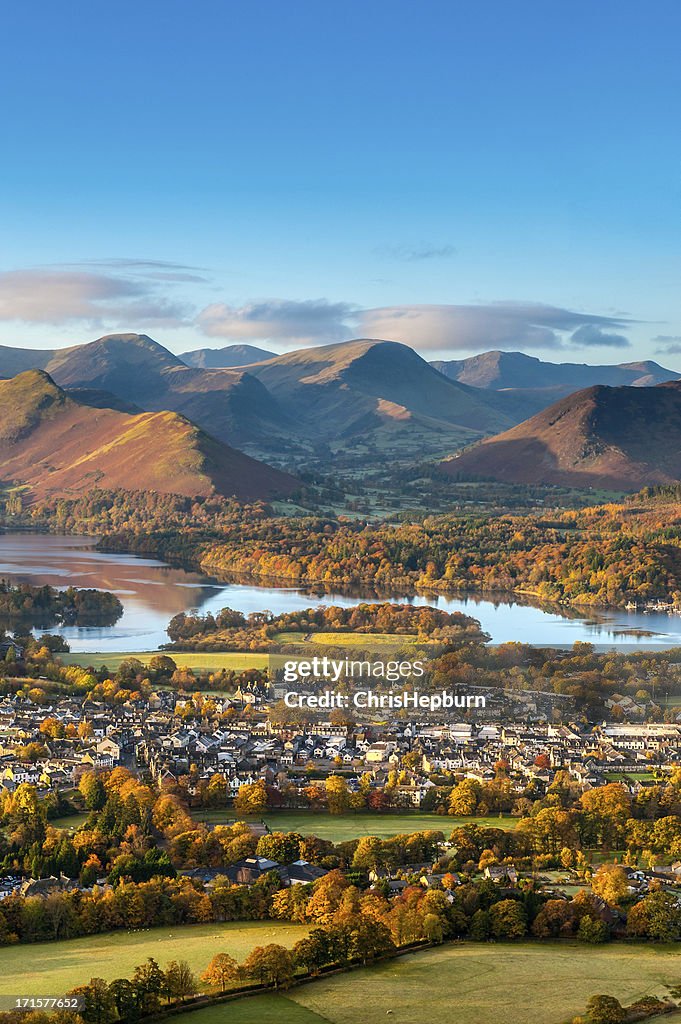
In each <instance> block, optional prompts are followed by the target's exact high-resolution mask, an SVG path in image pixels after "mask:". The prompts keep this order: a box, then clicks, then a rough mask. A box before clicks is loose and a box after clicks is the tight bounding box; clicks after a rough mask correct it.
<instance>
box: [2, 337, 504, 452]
mask: <svg viewBox="0 0 681 1024" xmlns="http://www.w3.org/2000/svg"><path fill="white" fill-rule="evenodd" d="M238 347H240V348H245V346H238ZM256 351H262V350H256ZM194 355H196V353H194ZM242 355H243V352H242ZM28 367H33V368H39V369H43V370H45V371H46V372H47V373H49V374H50V376H51V377H52V378H53V380H54V381H55V382H56V383H57V384H58V385H59V386H60V387H63V388H65V389H76V390H77V391H78V392H80V393H81V394H89V395H92V394H93V393H96V394H97V395H98V396H99V398H98V400H97V404H99V405H101V404H102V403H103V402H105V401H106V399H105V397H104V396H105V394H106V393H108V394H110V395H112V396H114V399H115V402H116V403H119V404H118V406H117V407H119V408H120V402H125V403H128V406H129V405H130V403H132V405H134V406H137V407H139V408H140V409H144V410H147V411H161V410H166V409H169V410H172V411H174V412H179V413H181V414H183V415H185V416H187V417H189V418H190V419H192V420H193V421H194V422H195V423H197V424H198V425H199V426H201V427H203V429H204V430H206V431H207V432H209V433H211V434H212V435H213V436H215V437H216V438H218V439H219V440H221V441H224V442H226V443H228V444H231V445H235V446H237V447H239V448H243V449H245V450H247V451H249V452H250V453H251V454H254V455H257V456H258V457H262V458H271V459H274V460H277V459H281V458H290V457H296V456H298V457H305V456H309V454H310V453H313V452H319V451H320V450H323V451H328V452H329V454H330V453H332V452H337V451H349V450H351V449H354V448H355V446H357V445H359V447H360V448H362V447H363V446H364V447H368V448H371V449H372V450H374V451H377V452H386V451H400V452H404V453H406V454H407V455H409V456H411V457H415V456H417V455H421V456H422V455H423V452H424V451H426V452H429V451H432V452H433V453H434V454H436V455H437V454H440V455H444V454H446V453H447V452H449V451H452V450H455V449H456V448H459V447H460V446H461V445H462V444H466V443H470V442H471V441H473V440H476V439H477V438H479V437H482V436H484V435H486V434H489V433H491V432H493V431H497V430H503V429H504V428H506V427H509V426H511V425H512V424H513V423H514V422H517V417H513V416H509V415H508V414H506V413H505V412H504V410H503V409H500V408H498V407H497V404H496V403H495V401H494V397H493V396H489V398H488V397H487V396H486V395H485V393H484V392H482V391H478V390H476V389H474V388H469V387H468V386H466V385H464V384H460V383H459V382H458V381H453V380H449V379H448V378H446V377H444V376H443V375H442V374H441V373H439V372H438V371H437V370H435V369H434V368H433V367H432V366H430V365H429V364H428V363H427V362H426V361H425V360H423V359H422V358H421V357H420V356H419V355H417V353H416V352H414V350H413V349H411V348H409V347H408V346H406V345H401V344H398V343H396V342H390V341H374V340H360V341H352V342H346V343H343V344H339V345H326V346H320V347H315V348H307V349H301V350H300V351H297V352H289V353H286V354H285V355H280V356H272V357H271V358H268V359H266V360H264V361H257V362H253V363H249V364H246V365H244V366H239V367H232V368H227V367H219V368H205V367H197V366H187V365H185V363H184V362H182V360H181V359H180V358H179V357H178V356H175V355H173V354H172V353H171V352H169V351H168V350H167V349H166V348H164V347H163V346H162V345H159V344H158V343H157V342H155V341H154V340H152V339H151V338H149V337H147V336H146V335H139V334H113V335H107V336H105V337H103V338H99V339H98V340H97V341H93V342H90V343H89V344H86V345H79V346H75V347H72V348H66V349H61V350H56V351H30V350H16V349H7V348H4V349H0V376H6V377H10V376H13V375H14V374H15V373H17V372H20V371H21V370H23V369H26V368H28ZM128 406H126V407H128Z"/></svg>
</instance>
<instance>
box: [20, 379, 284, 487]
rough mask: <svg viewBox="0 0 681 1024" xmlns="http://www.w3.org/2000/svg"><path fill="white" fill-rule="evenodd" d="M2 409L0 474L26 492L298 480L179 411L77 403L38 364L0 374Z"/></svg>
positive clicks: (269, 484)
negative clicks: (16, 372) (12, 374)
mask: <svg viewBox="0 0 681 1024" xmlns="http://www.w3.org/2000/svg"><path fill="white" fill-rule="evenodd" d="M0 408H2V411H3V415H2V419H1V420H0V480H2V481H3V482H4V483H5V484H7V483H21V484H26V485H28V486H29V487H30V489H31V495H32V497H47V496H53V495H73V494H77V493H80V492H84V491H87V490H90V489H91V488H93V487H123V488H127V489H132V490H154V491H161V492H163V493H172V494H183V495H187V496H194V495H210V494H215V493H217V494H222V495H225V496H227V497H229V496H232V495H234V496H236V497H238V498H240V499H243V500H250V499H256V498H269V497H272V496H275V495H287V494H291V493H292V492H293V491H294V490H296V488H297V487H298V486H299V485H298V482H297V481H296V479H295V478H294V477H292V476H290V475H288V474H286V473H281V472H279V471H278V470H276V469H272V468H271V467H270V466H266V465H264V464H263V463H260V462H257V461H256V460H254V459H251V458H249V456H247V455H244V454H243V453H242V452H238V451H235V450H234V449H232V448H229V447H228V446H227V445H225V444H222V443H221V442H219V441H217V440H215V438H213V437H211V436H209V435H208V434H206V433H205V432H204V431H203V430H201V429H200V428H199V427H197V426H196V425H195V424H194V423H192V422H190V421H189V420H188V419H186V418H185V417H184V416H180V415H178V414H177V413H174V412H168V411H163V412H142V413H137V414H130V413H127V412H121V411H118V410H115V409H111V408H96V407H93V406H91V405H86V404H82V403H80V402H77V401H76V400H75V399H74V398H72V397H71V396H69V395H68V394H67V393H66V392H65V391H64V390H62V388H60V387H58V386H57V385H56V384H55V383H54V381H53V380H52V378H51V377H50V376H49V375H48V374H47V373H45V372H44V371H41V370H28V371H25V372H24V373H21V374H19V375H18V376H16V377H14V378H13V379H11V380H3V381H0Z"/></svg>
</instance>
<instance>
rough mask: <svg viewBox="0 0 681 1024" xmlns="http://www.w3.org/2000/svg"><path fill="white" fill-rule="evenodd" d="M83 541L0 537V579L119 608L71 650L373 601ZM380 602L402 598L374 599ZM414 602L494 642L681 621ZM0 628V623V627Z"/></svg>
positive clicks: (432, 599) (634, 632)
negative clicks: (238, 614)
mask: <svg viewBox="0 0 681 1024" xmlns="http://www.w3.org/2000/svg"><path fill="white" fill-rule="evenodd" d="M95 543H96V542H95V539H94V538H92V537H60V536H55V535H52V534H31V533H4V534H0V577H4V578H8V579H12V580H15V581H24V582H27V583H32V584H36V585H42V584H50V585H51V586H69V585H72V586H75V587H96V588H98V589H101V590H110V591H112V592H113V593H114V594H116V595H117V596H118V597H119V598H120V600H121V602H122V603H123V608H124V613H123V616H122V617H121V618H120V619H119V620H118V622H117V623H116V624H115V626H112V627H104V628H102V627H92V628H79V627H75V626H71V627H67V628H64V629H62V630H60V632H62V633H63V634H64V635H65V636H66V637H67V639H68V641H69V643H70V644H71V647H72V650H74V651H85V652H89V651H136V650H152V649H154V648H156V647H158V646H159V645H160V644H163V643H166V642H167V640H168V637H167V635H166V632H165V628H166V626H167V624H168V621H169V619H170V618H172V616H173V615H175V614H177V613H178V612H181V611H190V610H192V609H196V610H199V611H201V612H207V611H212V612H216V611H219V610H220V608H224V607H226V606H229V607H231V608H237V609H239V610H240V611H242V612H244V613H246V614H247V613H249V612H252V611H261V610H263V609H265V608H267V609H269V610H270V611H272V612H275V613H277V612H283V611H294V610H297V609H301V608H306V607H308V606H310V605H315V604H319V603H323V604H339V605H344V606H349V605H353V604H356V603H357V601H358V600H372V599H376V598H377V597H378V596H379V595H377V594H375V593H372V592H371V590H370V589H368V588H367V589H363V590H361V591H355V592H352V593H351V592H345V593H339V592H338V591H337V590H335V591H326V590H325V589H324V588H322V587H318V586H316V587H286V586H278V585H276V584H275V583H274V582H265V581H261V582H262V585H260V586H256V585H254V584H253V583H252V582H248V583H244V582H238V581H236V580H232V581H231V582H221V581H218V580H216V579H213V578H211V577H209V576H204V575H202V574H200V573H195V572H185V571H184V570H183V569H175V568H172V567H170V566H168V565H165V564H163V563H162V562H159V561H157V560H155V559H152V558H140V557H137V556H135V555H128V554H109V553H106V552H102V551H97V550H96V548H95ZM381 599H382V600H391V599H392V600H398V601H404V600H407V599H405V598H404V597H400V596H398V595H390V596H388V595H381ZM408 600H410V602H411V603H413V604H428V605H433V606H435V607H438V608H442V609H444V610H446V611H463V612H466V613H467V614H469V615H472V616H474V617H475V618H476V619H479V620H480V622H481V623H482V627H483V629H485V630H486V631H487V632H488V633H490V634H491V636H492V638H493V640H494V641H495V642H497V643H503V642H505V641H513V640H517V641H520V642H524V643H534V644H555V645H560V646H569V645H571V644H572V643H574V642H575V640H586V641H590V642H592V643H600V644H607V645H612V646H616V647H627V646H632V645H633V646H639V647H646V646H654V647H660V646H666V647H669V646H677V645H679V646H681V617H679V616H676V615H674V616H669V615H666V614H664V613H661V612H656V613H651V614H648V615H646V614H643V613H641V612H635V611H624V610H622V611H615V612H606V613H603V614H602V615H601V614H600V613H599V614H598V615H594V613H593V612H589V613H588V614H587V615H584V614H581V613H580V612H579V611H578V610H577V609H575V608H565V609H563V608H556V607H554V606H551V605H546V604H541V605H540V604H533V603H531V602H530V601H528V600H527V599H518V600H512V601H503V600H488V599H482V598H478V597H459V598H454V597H439V596H437V595H419V596H417V597H412V598H409V599H408ZM2 625H3V624H2V623H1V622H0V626H2Z"/></svg>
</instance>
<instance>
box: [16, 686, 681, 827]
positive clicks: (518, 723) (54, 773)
mask: <svg viewBox="0 0 681 1024" xmlns="http://www.w3.org/2000/svg"><path fill="white" fill-rule="evenodd" d="M256 699H257V700H258V702H259V701H260V695H256ZM211 702H212V705H213V709H214V710H213V711H212V716H211V720H210V721H209V720H208V719H206V718H201V717H200V716H198V715H196V714H194V715H192V716H187V715H186V713H185V712H186V709H187V704H188V703H189V698H186V697H183V696H180V695H179V694H178V693H177V692H173V691H168V690H165V691H159V692H158V693H154V694H152V695H151V696H150V697H148V698H143V699H142V698H141V699H139V700H135V701H128V702H124V703H117V704H114V705H110V704H109V705H107V704H104V703H103V702H98V701H94V700H91V699H88V698H82V697H76V696H71V697H64V698H59V699H57V700H55V702H54V703H52V704H49V705H47V704H45V703H42V702H41V703H40V704H38V703H34V702H33V701H31V700H30V699H28V698H26V697H19V696H16V695H14V696H5V697H3V698H2V700H0V786H1V787H3V788H5V789H9V790H10V791H11V790H13V789H14V788H16V786H18V785H20V784H21V783H26V782H28V783H31V784H34V785H36V786H38V787H39V788H41V789H52V790H55V791H59V790H66V789H69V788H71V787H72V786H73V785H74V784H76V783H77V781H78V779H79V777H80V775H81V774H82V773H83V772H84V771H87V770H93V769H98V770H107V769H111V768H113V767H115V766H116V765H120V764H124V765H126V766H127V767H129V768H133V769H134V768H135V767H137V769H138V770H139V771H140V772H144V773H148V775H149V776H150V777H151V779H152V781H153V782H154V783H155V784H157V785H158V786H162V785H163V784H164V783H167V782H170V783H172V782H176V781H178V780H179V779H180V778H181V777H183V776H190V777H191V779H192V784H193V785H194V786H195V787H198V786H199V785H200V783H201V782H202V781H203V782H210V779H211V778H212V777H213V775H215V774H216V773H218V774H220V775H221V776H223V777H224V779H225V780H226V784H227V799H229V798H230V797H233V796H236V794H237V793H238V791H239V789H240V787H241V786H242V785H244V784H248V783H253V782H256V781H258V780H259V779H265V781H267V782H269V783H273V782H274V781H275V780H279V781H281V780H282V779H284V780H286V782H287V787H288V790H289V793H291V792H292V791H295V789H298V790H302V789H303V788H305V787H306V786H308V785H309V783H310V779H311V778H315V779H323V778H324V777H325V776H327V775H332V774H333V775H343V776H344V777H345V778H346V780H347V783H348V788H349V789H350V791H351V792H352V790H353V789H356V788H359V785H360V779H362V778H363V779H364V784H366V777H367V775H368V776H369V778H370V780H371V783H372V784H373V785H374V786H375V787H376V788H380V787H382V786H384V785H385V783H386V781H387V779H388V777H389V775H390V774H391V773H393V774H392V778H393V782H394V773H395V772H398V782H397V784H396V785H393V786H391V800H392V802H393V804H394V805H395V806H397V807H404V808H423V807H424V806H425V807H427V806H428V800H429V793H430V792H431V790H433V788H434V787H435V783H434V781H433V779H434V778H436V777H438V776H440V777H441V776H442V775H443V774H445V773H446V774H449V775H452V774H453V775H455V776H456V777H458V778H473V779H476V780H478V781H479V782H481V783H485V782H489V781H491V780H492V779H493V778H494V776H495V765H496V764H497V763H498V762H499V761H503V762H505V764H506V765H507V766H508V774H509V776H510V778H511V780H512V781H513V784H514V785H515V786H516V787H517V790H518V792H519V793H520V792H522V791H523V789H524V788H525V787H526V786H527V785H528V784H529V783H532V784H534V785H535V787H536V786H539V787H540V788H541V787H542V786H548V785H550V784H551V782H552V780H553V778H554V776H555V774H556V772H558V771H567V772H568V773H569V775H570V777H571V778H573V779H574V780H575V781H576V782H578V783H581V784H583V785H585V786H598V785H601V784H603V783H604V782H606V781H611V779H612V778H613V776H614V777H621V778H622V779H623V781H625V782H627V781H628V777H629V776H632V775H636V776H638V777H639V782H638V783H634V782H633V780H632V785H635V784H639V785H640V784H641V780H640V776H641V774H642V773H643V774H649V773H652V772H654V771H655V770H660V771H664V770H665V769H668V768H669V767H670V766H671V765H674V764H677V763H679V762H680V761H681V724H676V723H672V724H658V723H642V722H628V723H623V722H621V721H617V722H603V723H602V724H600V725H597V726H593V725H584V724H580V723H576V722H572V723H568V724H551V723H550V722H547V721H534V722H533V721H531V720H528V719H527V717H522V718H517V719H515V720H509V719H508V718H507V717H505V719H504V720H501V719H497V720H487V719H485V720H482V721H476V722H466V721H463V722H452V721H449V722H441V723H433V721H432V716H428V717H426V716H424V717H423V718H422V719H414V720H411V721H409V720H403V719H392V720H391V721H388V722H386V723H384V724H380V725H378V724H375V723H367V724H353V725H349V724H343V723H339V722H331V721H323V720H320V721H318V722H316V723H315V724H309V723H308V724H306V725H301V726H294V725H281V726H279V725H276V724H274V723H273V722H272V721H271V720H270V719H269V718H268V716H267V715H266V714H265V713H264V710H265V709H263V711H262V712H256V713H254V714H250V715H248V716H243V715H242V716H239V715H236V714H233V715H231V716H228V715H225V712H226V711H228V710H229V708H230V707H231V706H232V702H231V701H230V699H229V698H227V697H219V696H211ZM194 710H195V709H194ZM46 718H50V719H53V720H55V721H56V723H57V724H58V726H61V727H62V728H58V729H57V730H52V732H56V733H58V736H54V735H49V734H48V735H46V734H45V731H44V729H43V730H41V725H42V724H43V722H44V721H45V719H46ZM216 721H218V722H220V724H219V725H218V726H217V727H216V724H215V723H216ZM84 723H85V727H83V726H84ZM70 727H71V728H70ZM31 744H33V745H34V751H33V756H32V758H31V759H27V758H26V756H25V751H26V749H27V748H29V747H30V745H31ZM36 744H39V745H40V752H39V755H38V756H36V755H35V750H36V747H35V745H36ZM407 755H409V757H407ZM191 795H193V794H192V792H191V790H190V796H191Z"/></svg>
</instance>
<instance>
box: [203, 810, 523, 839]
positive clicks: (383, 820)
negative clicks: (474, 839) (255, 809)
mask: <svg viewBox="0 0 681 1024" xmlns="http://www.w3.org/2000/svg"><path fill="white" fill-rule="evenodd" d="M193 816H194V817H195V818H196V819H197V820H198V821H207V822H209V823H210V824H212V825H217V824H220V823H221V822H224V821H234V819H235V817H236V815H235V813H234V811H233V810H232V809H231V808H226V809H225V810H224V811H223V810H218V811H206V810H197V811H194V812H193ZM257 820H258V821H260V820H262V821H264V822H265V823H266V824H267V825H268V826H269V828H270V830H271V831H272V832H300V833H301V834H302V835H315V836H319V838H320V839H330V840H331V841H332V842H334V843H342V842H345V841H346V840H347V839H357V838H358V837H359V836H368V835H371V836H380V837H381V838H386V837H388V836H395V835H398V834H400V833H403V832H422V831H425V830H426V829H437V830H438V831H440V832H444V833H445V835H447V834H448V833H449V832H451V831H452V829H454V828H457V827H458V826H459V825H466V824H469V823H472V824H475V825H483V826H486V827H489V828H504V829H512V828H515V825H516V819H515V818H450V817H448V816H447V815H442V814H419V813H414V812H409V811H406V812H405V813H404V814H338V815H335V814H326V813H322V812H320V813H318V814H317V813H315V812H313V811H264V812H263V814H262V817H261V818H260V817H259V818H258V819H257Z"/></svg>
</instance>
